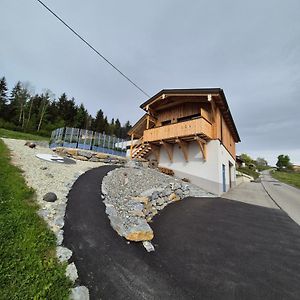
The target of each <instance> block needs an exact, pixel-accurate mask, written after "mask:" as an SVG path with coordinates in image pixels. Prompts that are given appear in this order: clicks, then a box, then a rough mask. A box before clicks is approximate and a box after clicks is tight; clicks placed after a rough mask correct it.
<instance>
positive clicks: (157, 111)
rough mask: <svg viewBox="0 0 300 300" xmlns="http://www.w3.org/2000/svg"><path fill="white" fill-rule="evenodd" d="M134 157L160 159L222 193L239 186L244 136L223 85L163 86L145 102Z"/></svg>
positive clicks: (133, 143) (133, 132)
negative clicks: (239, 152)
mask: <svg viewBox="0 0 300 300" xmlns="http://www.w3.org/2000/svg"><path fill="white" fill-rule="evenodd" d="M140 108H141V109H143V110H144V111H145V114H144V115H143V117H142V118H141V119H140V120H138V121H137V123H136V124H135V125H134V126H133V127H132V129H131V130H130V131H129V133H128V134H129V135H130V136H131V146H130V157H131V158H132V159H134V158H146V159H148V160H155V161H157V163H158V165H159V166H160V167H164V168H168V169H172V170H173V171H174V173H175V176H177V177H179V178H188V179H189V180H190V181H191V182H192V183H194V184H196V185H198V186H200V187H203V188H204V189H206V190H208V191H210V192H213V193H216V194H218V195H220V194H222V193H223V192H226V191H227V190H228V189H229V188H230V187H232V186H234V185H235V181H236V174H235V165H236V164H235V159H236V150H235V144H236V143H238V142H240V137H239V134H238V131H237V129H236V126H235V124H234V121H233V118H232V116H231V113H230V110H229V107H228V104H227V101H226V98H225V94H224V92H223V90H222V89H219V88H207V89H172V90H162V91H160V92H159V93H157V94H156V95H155V96H153V97H152V98H150V99H149V100H148V101H146V102H145V103H143V104H142V105H141V106H140Z"/></svg>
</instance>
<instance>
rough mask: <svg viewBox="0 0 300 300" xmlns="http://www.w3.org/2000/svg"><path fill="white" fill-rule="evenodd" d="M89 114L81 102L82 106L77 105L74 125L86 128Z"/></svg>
mask: <svg viewBox="0 0 300 300" xmlns="http://www.w3.org/2000/svg"><path fill="white" fill-rule="evenodd" d="M87 116H88V112H87V110H86V109H85V107H84V105H83V103H81V104H80V106H79V107H77V111H76V115H75V119H74V126H75V127H76V128H84V127H85V124H86V119H87Z"/></svg>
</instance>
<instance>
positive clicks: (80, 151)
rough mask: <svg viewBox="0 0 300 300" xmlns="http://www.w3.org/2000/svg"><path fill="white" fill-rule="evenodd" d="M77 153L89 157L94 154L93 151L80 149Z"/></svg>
mask: <svg viewBox="0 0 300 300" xmlns="http://www.w3.org/2000/svg"><path fill="white" fill-rule="evenodd" d="M77 155H78V156H83V157H86V158H87V159H90V158H91V157H92V156H93V153H92V152H89V151H84V150H78V152H77Z"/></svg>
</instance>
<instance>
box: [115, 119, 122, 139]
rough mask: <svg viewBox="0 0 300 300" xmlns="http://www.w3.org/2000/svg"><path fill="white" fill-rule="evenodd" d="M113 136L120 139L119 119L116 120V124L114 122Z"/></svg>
mask: <svg viewBox="0 0 300 300" xmlns="http://www.w3.org/2000/svg"><path fill="white" fill-rule="evenodd" d="M114 129H115V132H114V133H115V135H116V136H117V137H120V136H121V123H120V121H119V119H116V122H115V128H114Z"/></svg>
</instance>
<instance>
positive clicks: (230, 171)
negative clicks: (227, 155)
mask: <svg viewBox="0 0 300 300" xmlns="http://www.w3.org/2000/svg"><path fill="white" fill-rule="evenodd" d="M228 166H229V187H230V188H232V178H231V176H232V175H231V173H232V166H233V164H232V163H231V162H229V163H228Z"/></svg>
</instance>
